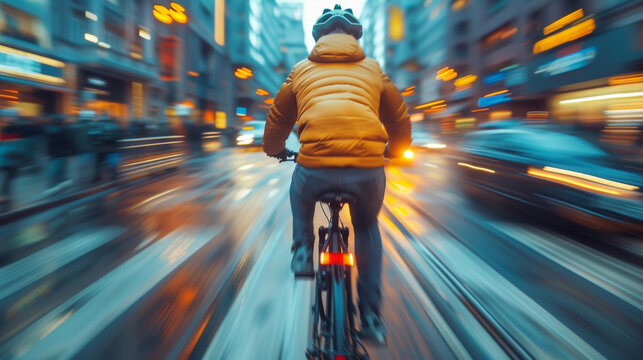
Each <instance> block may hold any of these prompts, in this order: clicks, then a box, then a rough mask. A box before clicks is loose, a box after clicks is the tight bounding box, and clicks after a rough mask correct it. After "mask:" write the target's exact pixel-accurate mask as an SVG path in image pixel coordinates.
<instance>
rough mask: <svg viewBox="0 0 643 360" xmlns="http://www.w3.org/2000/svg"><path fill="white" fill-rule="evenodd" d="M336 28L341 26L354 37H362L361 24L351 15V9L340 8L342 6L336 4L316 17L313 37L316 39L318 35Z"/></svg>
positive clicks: (320, 35)
mask: <svg viewBox="0 0 643 360" xmlns="http://www.w3.org/2000/svg"><path fill="white" fill-rule="evenodd" d="M336 28H341V29H342V30H344V31H346V32H347V33H349V34H351V35H353V36H354V37H355V39H359V38H361V37H362V24H360V23H359V20H357V18H356V17H355V16H354V15H353V10H351V9H346V10H342V7H341V6H339V4H337V5H335V8H334V9H333V10H331V9H324V12H323V13H322V16H320V17H319V19H317V22H315V25H314V26H313V38H315V41H317V40H319V38H320V37H322V36H324V35H326V34H328V33H330V32H331V31H332V30H334V29H336Z"/></svg>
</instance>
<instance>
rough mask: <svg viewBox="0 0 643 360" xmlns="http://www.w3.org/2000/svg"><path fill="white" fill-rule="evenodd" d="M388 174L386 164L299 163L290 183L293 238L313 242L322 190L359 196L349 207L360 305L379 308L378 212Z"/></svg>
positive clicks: (379, 244)
mask: <svg viewBox="0 0 643 360" xmlns="http://www.w3.org/2000/svg"><path fill="white" fill-rule="evenodd" d="M385 188H386V175H385V174H384V168H383V167H379V168H372V169H362V168H306V167H304V166H301V165H299V164H297V165H296V167H295V171H294V172H293V175H292V183H291V185H290V205H291V208H292V216H293V242H294V243H295V244H300V243H309V244H311V245H312V244H314V241H315V231H314V229H313V215H314V213H315V204H316V202H317V198H318V197H319V195H320V194H322V193H323V192H327V191H346V192H350V193H351V194H353V195H354V196H355V197H356V198H357V203H356V204H355V205H354V206H351V207H350V208H349V210H350V214H351V220H352V222H353V231H354V233H355V261H356V263H357V271H358V273H359V279H358V281H357V294H358V295H359V303H360V306H365V305H367V306H371V307H373V308H374V309H378V307H379V304H380V300H381V297H382V295H381V291H380V282H381V272H382V238H381V236H380V230H379V227H378V225H377V214H378V213H379V211H380V208H381V207H382V202H383V200H384V190H385Z"/></svg>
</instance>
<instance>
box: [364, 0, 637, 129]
mask: <svg viewBox="0 0 643 360" xmlns="http://www.w3.org/2000/svg"><path fill="white" fill-rule="evenodd" d="M371 3H372V4H374V5H377V6H374V8H372V9H370V10H368V11H371V12H373V11H375V10H374V9H375V8H378V6H379V7H380V8H381V7H382V6H384V7H385V9H386V10H385V12H386V17H384V19H387V20H386V21H384V22H385V23H386V26H387V30H386V32H387V33H389V36H387V37H386V39H384V40H382V39H381V38H380V39H379V40H376V41H375V42H376V43H377V42H379V46H380V47H381V44H383V45H384V46H385V48H386V49H387V51H386V60H385V61H386V64H387V65H386V71H387V72H388V73H389V74H390V75H391V77H392V78H393V80H394V81H395V82H396V84H398V87H400V89H401V90H404V89H409V88H410V89H411V90H409V91H405V93H406V95H407V98H406V100H407V103H409V105H410V109H411V112H412V113H413V114H416V116H414V117H413V118H414V119H416V120H421V119H424V121H425V122H427V123H429V125H430V127H431V128H432V129H433V130H435V129H437V130H438V131H442V132H456V133H457V132H458V130H459V129H460V130H461V129H467V128H471V127H473V126H474V125H475V123H476V122H481V121H488V120H495V119H500V118H506V117H519V118H529V116H530V114H541V115H542V116H544V117H547V118H549V119H553V120H555V121H579V119H582V120H583V121H590V122H591V121H594V120H596V121H599V122H605V119H606V117H605V111H608V112H609V111H611V110H610V109H611V108H614V107H619V106H626V107H627V106H630V107H631V106H634V105H632V104H633V103H635V102H636V101H638V102H639V103H640V102H641V100H643V99H641V98H637V97H634V98H632V99H630V100H631V101H629V100H628V101H624V100H622V99H621V100H614V101H612V100H609V101H607V100H605V101H600V102H595V103H593V104H591V105H595V106H587V105H588V104H583V105H584V106H572V105H566V104H572V103H569V102H563V103H562V104H561V101H564V100H565V99H567V98H570V97H573V96H577V97H583V96H584V97H588V96H590V95H589V94H593V93H596V94H598V95H601V94H607V93H610V92H613V91H616V90H618V89H615V88H614V87H613V86H614V84H613V82H614V81H617V82H618V81H625V82H627V81H628V80H618V79H617V80H614V78H615V77H616V78H618V77H619V76H621V77H625V78H627V76H629V75H628V74H633V73H636V72H637V71H639V72H640V70H641V69H642V68H643V66H642V63H641V60H642V57H643V56H642V52H641V50H642V49H643V47H642V45H641V41H640V39H641V37H640V34H641V33H642V29H643V19H642V16H641V14H643V10H642V6H643V4H642V3H641V2H640V1H630V0H610V1H606V0H586V1H580V0H566V1H553V0H534V1H529V2H525V1H517V0H513V1H512V0H482V1H471V0H454V1H440V0H424V1H422V0H417V1H394V2H393V1H389V2H384V1H383V0H370V1H368V2H367V4H366V6H365V12H364V15H365V16H363V19H364V21H365V22H368V21H367V18H371V19H372V18H374V15H373V14H371V15H368V14H367V8H368V7H369V4H371ZM382 3H384V4H383V5H382ZM380 11H381V10H380ZM400 12H401V13H402V14H403V15H399V13H400ZM393 17H399V18H401V19H402V22H403V23H404V29H405V33H404V34H403V36H401V37H399V38H398V39H392V36H391V35H392V34H396V33H397V34H399V33H400V32H399V31H398V32H396V31H395V29H394V27H395V26H397V25H396V24H397V23H399V22H400V21H392V18H393ZM380 19H383V18H382V17H378V18H377V20H378V21H380ZM393 38H394V36H393ZM371 41H372V40H366V41H364V42H363V44H364V46H365V48H367V49H370V50H369V51H370V55H371V56H373V55H374V53H375V52H374V51H373V49H375V47H376V44H371ZM610 79H611V80H610ZM623 85H626V84H623ZM629 86H633V87H636V86H637V85H629ZM638 86H640V84H639V85H638ZM634 90H636V89H634ZM634 90H632V89H629V90H628V89H623V91H629V92H632V93H636V91H634ZM574 93H576V95H573V94H574ZM566 94H567V95H566ZM639 108H640V107H639ZM573 119H577V120H573ZM601 119H602V120H601Z"/></svg>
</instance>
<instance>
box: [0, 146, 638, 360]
mask: <svg viewBox="0 0 643 360" xmlns="http://www.w3.org/2000/svg"><path fill="white" fill-rule="evenodd" d="M454 164H455V162H454V160H453V159H451V158H450V157H449V156H448V155H447V154H421V155H419V156H418V157H417V158H416V161H415V164H414V166H412V167H394V166H391V167H389V168H388V169H387V179H388V188H387V195H386V198H385V204H384V208H383V210H382V212H381V215H380V225H381V230H382V237H383V243H384V268H383V294H384V304H383V308H382V312H383V318H384V322H385V324H386V327H387V330H388V347H386V348H375V347H369V353H370V355H371V358H373V359H432V358H434V359H503V358H533V359H542V358H555V359H602V358H605V359H635V358H640V354H641V351H642V350H643V348H642V345H641V344H643V335H642V334H643V286H642V285H641V284H643V270H642V268H641V266H640V263H641V261H640V260H641V256H642V254H643V252H642V248H641V242H640V241H637V240H636V239H633V238H631V237H628V236H619V237H606V236H605V235H601V234H596V233H591V232H584V231H582V230H580V229H578V228H575V227H573V226H571V225H569V224H564V223H562V224H561V223H558V222H556V223H555V224H554V223H552V224H550V223H548V224H547V225H543V224H542V223H543V220H542V219H543V218H547V217H551V216H553V215H549V214H540V213H539V212H536V211H535V210H533V209H532V210H529V211H526V210H525V209H524V208H519V207H518V206H517V205H515V204H509V205H505V206H504V207H505V211H497V210H495V208H496V207H494V206H491V205H492V204H493V203H495V202H497V201H499V200H497V199H489V200H488V201H485V200H481V199H480V198H470V197H468V196H465V195H464V194H463V192H462V191H461V188H460V185H461V184H460V183H459V182H458V181H457V178H456V177H455V176H454V173H455V172H454V168H453V165H454ZM292 169H293V164H292V163H287V164H277V163H276V161H275V160H274V159H269V158H266V157H265V156H263V155H262V154H261V153H256V152H246V151H239V150H236V149H235V150H225V151H221V152H219V153H217V154H214V155H212V156H210V157H208V158H205V159H203V160H201V161H197V162H191V163H189V164H187V165H186V166H185V167H184V168H183V169H182V170H180V171H178V172H174V173H171V174H167V175H166V176H164V177H162V178H160V179H158V180H157V181H154V182H152V183H148V184H145V185H141V186H136V187H126V188H121V189H115V190H112V191H108V192H105V193H101V194H97V195H94V196H92V197H90V198H87V199H83V200H81V201H77V202H74V203H71V204H68V205H65V206H63V207H60V208H57V209H54V210H51V211H48V212H45V213H42V214H39V215H37V216H34V217H32V218H28V219H24V220H21V221H19V222H16V223H13V224H9V225H6V226H3V227H2V228H0V233H1V234H2V241H1V242H0V265H1V267H0V359H5V358H6V359H13V358H25V359H66V358H91V359H161V358H170V359H176V358H180V359H186V358H192V359H200V358H208V359H303V354H304V347H305V346H306V342H307V332H308V330H307V329H308V326H309V323H308V322H309V309H310V304H311V294H312V282H310V281H299V282H295V281H294V279H293V277H292V275H291V274H290V272H289V261H290V259H289V256H290V252H289V250H290V239H291V236H292V230H291V218H290V217H291V216H290V206H289V203H288V186H289V183H290V180H289V177H290V174H291V172H292ZM514 207H515V208H514ZM525 213H526V214H527V215H525ZM514 215H515V216H514ZM536 215H538V216H536ZM344 216H346V220H348V218H347V216H348V214H347V213H346V214H344ZM324 220H325V219H324V217H323V214H321V213H320V212H318V214H317V216H316V222H318V223H319V224H322V223H323V221H324Z"/></svg>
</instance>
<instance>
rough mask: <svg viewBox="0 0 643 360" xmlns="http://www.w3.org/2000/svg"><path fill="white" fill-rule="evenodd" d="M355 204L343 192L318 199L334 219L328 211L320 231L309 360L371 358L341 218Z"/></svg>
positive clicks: (352, 258) (352, 264) (365, 359)
mask: <svg viewBox="0 0 643 360" xmlns="http://www.w3.org/2000/svg"><path fill="white" fill-rule="evenodd" d="M290 157H292V159H289V158H290ZM296 159H297V153H295V152H292V151H289V150H288V151H287V155H286V157H285V158H281V159H280V161H279V162H280V163H281V162H284V161H293V162H296ZM355 201H356V199H355V197H354V196H353V195H351V194H350V193H346V192H341V191H334V192H327V193H323V194H321V195H320V196H319V199H318V202H320V203H326V204H327V205H328V208H329V209H330V217H329V216H328V215H326V212H325V211H324V214H325V215H326V218H327V219H328V226H327V227H324V226H320V227H319V229H318V239H319V242H318V250H319V252H318V254H319V263H318V268H317V272H316V276H315V302H314V305H313V308H312V313H313V326H312V340H313V347H312V348H307V349H306V359H308V360H357V359H359V360H367V359H369V356H368V353H367V351H366V348H365V346H364V345H363V344H362V342H361V341H360V339H359V333H358V331H357V328H356V326H355V315H356V313H357V307H356V306H355V304H354V303H353V284H352V279H353V278H352V276H351V273H352V272H351V269H352V268H353V267H354V266H355V257H354V256H353V254H352V253H350V252H349V250H348V234H349V229H348V227H346V226H343V224H342V223H341V220H340V218H339V212H340V211H341V209H342V208H343V207H344V205H346V204H348V205H349V206H350V205H351V203H354V202H355ZM323 210H324V208H323V207H322V211H323Z"/></svg>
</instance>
